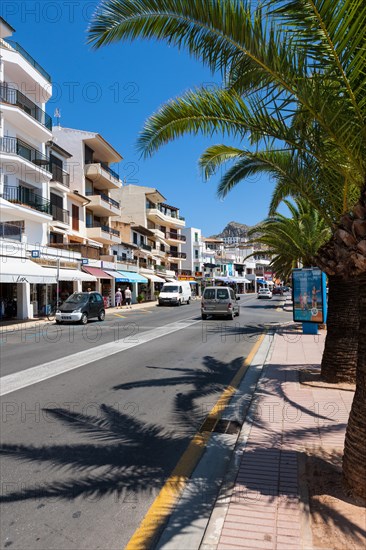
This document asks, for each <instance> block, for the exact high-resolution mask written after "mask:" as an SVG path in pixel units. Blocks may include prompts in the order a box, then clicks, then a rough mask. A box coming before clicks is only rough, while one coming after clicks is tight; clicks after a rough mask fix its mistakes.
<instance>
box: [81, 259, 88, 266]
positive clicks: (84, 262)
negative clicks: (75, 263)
mask: <svg viewBox="0 0 366 550" xmlns="http://www.w3.org/2000/svg"><path fill="white" fill-rule="evenodd" d="M81 263H82V265H86V264H88V263H89V260H88V258H81Z"/></svg>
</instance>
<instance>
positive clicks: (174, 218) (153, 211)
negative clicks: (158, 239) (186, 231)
mask: <svg viewBox="0 0 366 550" xmlns="http://www.w3.org/2000/svg"><path fill="white" fill-rule="evenodd" d="M146 215H147V216H148V217H149V218H150V220H151V221H153V222H154V223H156V224H158V225H161V223H162V222H163V225H168V226H176V227H177V228H179V227H184V226H185V218H183V217H182V216H179V215H178V214H177V213H176V211H175V210H167V209H166V208H163V207H162V206H160V205H159V204H158V205H153V204H152V203H150V202H149V203H148V204H147V206H146Z"/></svg>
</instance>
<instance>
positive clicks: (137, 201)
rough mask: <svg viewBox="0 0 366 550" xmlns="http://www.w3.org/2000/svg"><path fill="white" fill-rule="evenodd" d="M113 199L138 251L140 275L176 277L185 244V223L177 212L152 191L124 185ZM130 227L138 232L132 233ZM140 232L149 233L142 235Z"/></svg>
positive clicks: (175, 208) (177, 209) (155, 191)
mask: <svg viewBox="0 0 366 550" xmlns="http://www.w3.org/2000/svg"><path fill="white" fill-rule="evenodd" d="M113 195H114V197H115V198H116V199H118V200H120V201H121V204H122V209H121V217H120V220H121V221H122V222H124V223H128V224H130V225H131V229H132V234H131V235H132V237H131V238H132V243H133V244H135V245H137V246H139V248H140V251H141V254H140V267H141V269H140V271H141V273H143V272H145V273H146V275H147V276H148V275H149V271H150V272H151V273H150V274H153V273H154V272H155V273H157V274H158V275H159V274H160V275H161V276H164V275H167V276H168V277H172V276H173V277H174V276H175V275H177V274H179V273H180V271H181V270H182V262H183V260H184V259H185V258H186V253H185V252H182V248H181V247H182V243H184V242H185V240H186V237H185V236H184V235H183V234H182V233H181V231H182V229H183V228H184V227H185V220H184V218H183V217H182V216H181V215H180V212H179V208H177V207H175V206H171V205H169V204H167V203H166V199H165V197H164V196H163V195H162V194H161V193H160V192H159V191H158V190H157V189H155V188H153V187H144V186H138V185H126V186H124V187H122V188H121V189H120V190H119V191H118V192H116V191H114V192H113ZM117 224H118V222H117ZM133 226H135V227H136V228H140V229H139V231H134V230H133ZM142 228H145V230H148V233H146V231H145V233H146V234H145V235H143V234H142ZM138 232H139V233H140V236H138Z"/></svg>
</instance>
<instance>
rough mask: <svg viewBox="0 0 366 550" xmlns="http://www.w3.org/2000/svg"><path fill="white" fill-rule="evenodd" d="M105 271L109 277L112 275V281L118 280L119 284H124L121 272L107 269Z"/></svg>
mask: <svg viewBox="0 0 366 550" xmlns="http://www.w3.org/2000/svg"><path fill="white" fill-rule="evenodd" d="M104 271H105V272H106V273H108V275H110V276H111V277H112V279H116V281H117V282H122V281H121V274H120V272H119V271H116V270H112V269H105V270H104Z"/></svg>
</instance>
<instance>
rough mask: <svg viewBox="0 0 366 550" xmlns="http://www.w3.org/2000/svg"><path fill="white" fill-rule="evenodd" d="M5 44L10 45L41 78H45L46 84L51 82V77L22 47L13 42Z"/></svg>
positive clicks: (9, 41) (8, 41)
mask: <svg viewBox="0 0 366 550" xmlns="http://www.w3.org/2000/svg"><path fill="white" fill-rule="evenodd" d="M6 42H7V43H8V44H10V46H11V47H12V48H14V50H16V51H17V52H19V53H20V55H21V56H22V57H24V59H26V60H27V61H28V63H30V64H31V65H32V66H33V67H34V68H35V69H36V70H37V71H38V72H39V73H41V75H42V76H44V77H45V79H46V80H48V82H52V79H51V75H50V74H49V73H48V72H47V71H45V70H44V68H43V67H42V66H41V65H40V64H39V63H37V61H36V60H35V59H34V57H32V56H31V55H30V54H29V53H28V52H27V51H26V50H25V49H24V48H22V46H21V45H20V44H18V42H14V41H13V40H6Z"/></svg>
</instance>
